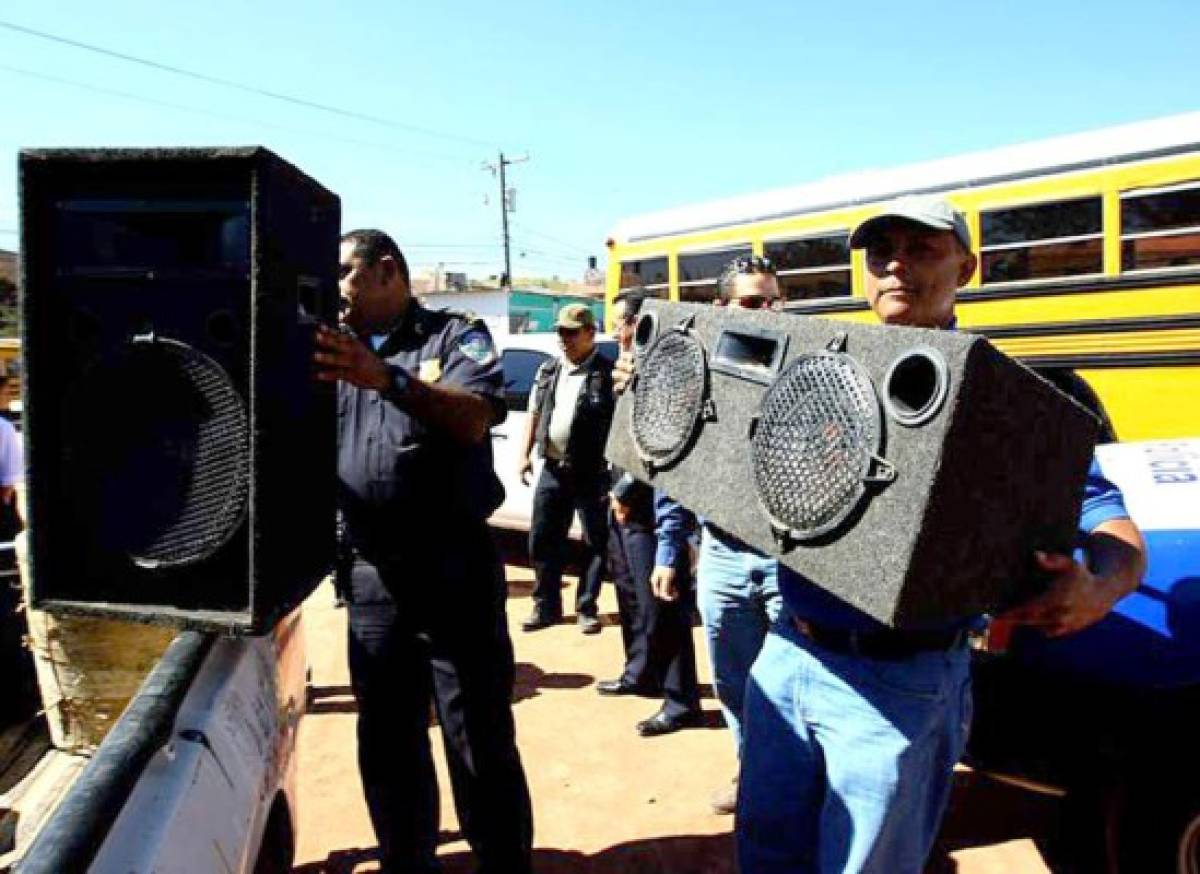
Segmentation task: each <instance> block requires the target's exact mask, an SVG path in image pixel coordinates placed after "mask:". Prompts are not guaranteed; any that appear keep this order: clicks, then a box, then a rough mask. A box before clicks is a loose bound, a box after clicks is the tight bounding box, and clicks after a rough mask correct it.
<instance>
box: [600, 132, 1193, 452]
mask: <svg viewBox="0 0 1200 874" xmlns="http://www.w3.org/2000/svg"><path fill="white" fill-rule="evenodd" d="M917 193H936V194H940V195H943V196H945V197H946V198H947V199H948V200H950V201H952V202H953V203H954V204H955V205H957V206H958V207H959V208H960V209H962V210H963V211H964V213H965V214H966V216H967V220H968V222H969V224H970V227H971V231H972V238H973V240H974V241H975V249H976V254H978V255H979V259H980V262H979V269H978V270H977V271H976V273H975V276H974V277H973V278H972V279H971V281H970V283H968V285H967V286H966V287H965V288H964V289H962V290H961V292H960V293H959V305H958V320H959V325H960V327H962V328H963V329H965V330H970V331H974V332H977V333H980V334H983V335H985V336H987V337H989V338H991V339H992V340H993V341H994V342H995V343H996V345H997V346H998V347H999V348H1000V349H1002V350H1003V351H1005V352H1006V353H1008V354H1010V355H1013V356H1015V357H1017V358H1019V359H1020V360H1022V361H1025V362H1026V363H1029V364H1033V365H1042V366H1056V367H1073V368H1075V369H1076V370H1077V371H1078V372H1079V373H1080V374H1081V375H1082V376H1083V377H1084V378H1085V379H1086V380H1087V381H1088V382H1089V383H1091V385H1092V387H1093V388H1094V389H1095V390H1096V391H1097V392H1098V393H1099V395H1100V396H1101V398H1102V400H1103V401H1104V403H1105V406H1106V407H1107V409H1108V411H1109V414H1110V416H1111V417H1112V420H1113V424H1114V426H1115V428H1116V431H1117V434H1118V435H1119V436H1120V438H1121V439H1123V440H1136V439H1150V438H1173V437H1183V436H1194V435H1200V112H1197V113H1188V114H1185V115H1177V116H1172V117H1169V118H1163V119H1157V120H1154V121H1149V122H1141V123H1137V124H1130V125H1122V126H1119V127H1112V128H1107V129H1104V130H1099V131H1094V132H1090V133H1085V134H1078V135H1072V136H1065V137H1057V138H1054V139H1048V140H1042V141H1039V142H1033V143H1028V144H1025V145H1020V146H1010V147H1005V148H1000V149H994V150H990V151H985V152H977V153H971V154H966V155H960V156H957V157H951V158H947V159H943V160H937V161H929V162H924V163H920V164H913V165H909V166H904V167H898V168H894V169H887V170H870V171H866V172H862V173H853V174H848V175H844V176H837V177H832V178H829V179H825V180H821V181H818V182H814V183H811V184H807V185H800V186H797V187H792V188H785V189H779V190H776V191H769V192H764V193H760V194H752V195H747V196H742V197H735V198H730V199H726V200H720V201H713V202H709V203H702V204H697V205H693V206H688V207H683V208H680V209H672V210H667V211H664V212H658V213H653V214H649V215H643V216H636V217H632V218H629V219H626V220H624V221H622V222H620V223H619V224H618V225H617V227H616V228H615V229H614V231H613V233H612V235H611V237H610V239H609V240H608V246H609V251H610V259H609V260H610V266H609V271H608V286H607V297H608V299H609V300H610V301H611V299H612V297H613V296H614V295H615V294H616V293H617V292H618V291H619V290H620V289H621V288H625V287H629V286H634V285H640V286H644V287H645V288H646V289H647V291H648V292H649V293H650V294H653V295H656V296H660V297H664V298H668V299H670V300H682V301H707V300H711V299H712V298H713V297H715V295H716V280H717V277H718V276H719V274H720V271H721V268H722V266H723V265H724V264H726V263H727V262H728V261H729V260H730V259H732V258H735V257H738V256H740V255H745V254H750V253H753V254H757V255H765V256H767V257H769V258H771V259H772V261H773V262H774V263H775V266H776V268H777V269H778V272H779V282H780V288H781V289H782V292H783V295H784V298H785V301H786V303H785V308H786V309H787V310H789V311H792V312H798V313H803V314H806V315H817V316H826V317H832V318H842V319H850V320H854V321H871V320H872V319H873V316H872V314H871V313H870V311H869V309H868V307H867V304H866V300H865V299H864V297H863V276H864V272H865V262H864V259H863V254H862V252H852V251H851V250H850V248H849V245H848V236H849V232H850V230H851V229H852V228H853V227H854V226H855V225H857V224H858V223H859V222H861V221H863V220H864V219H867V218H869V217H870V216H872V215H875V214H877V213H878V212H879V211H880V208H881V205H882V203H883V202H885V201H887V200H890V199H891V198H894V197H897V196H900V195H904V194H917Z"/></svg>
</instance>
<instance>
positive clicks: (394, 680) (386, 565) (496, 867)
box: [315, 230, 533, 874]
mask: <svg viewBox="0 0 1200 874" xmlns="http://www.w3.org/2000/svg"><path fill="white" fill-rule="evenodd" d="M340 262H341V270H340V288H341V292H342V295H343V297H344V298H346V300H347V301H348V303H349V308H348V310H347V312H346V314H345V318H344V322H345V330H342V331H335V330H332V329H327V328H322V329H320V332H319V334H318V339H317V343H318V351H317V353H316V354H315V360H316V363H317V376H318V378H319V379H322V380H326V381H337V383H338V429H339V430H338V438H339V439H338V477H339V489H340V502H341V510H342V513H343V517H344V520H345V526H346V531H347V533H348V535H349V537H350V540H351V542H352V544H353V546H354V550H355V552H356V554H357V556H358V559H357V560H356V561H355V563H354V565H353V569H352V572H351V579H350V581H349V585H348V587H347V588H348V592H347V594H348V601H349V619H350V638H349V656H350V673H351V680H352V684H353V688H354V695H355V698H356V700H357V702H358V713H359V716H358V753H359V770H360V772H361V775H362V781H363V788H364V791H365V794H366V799H367V805H368V807H369V809H370V813H371V821H372V824H373V825H374V828H375V833H376V836H377V838H378V840H379V849H380V859H381V864H382V870H383V871H385V872H405V874H408V872H422V874H424V872H435V871H438V870H439V868H438V865H437V861H436V858H435V851H436V839H437V834H438V809H439V802H438V786H437V780H436V777H435V774H434V768H433V758H432V754H431V751H430V746H429V703H430V699H431V697H432V699H433V701H434V703H435V704H436V707H437V714H438V721H439V722H440V724H441V729H442V740H443V743H444V745H445V749H446V758H447V761H448V763H449V770H450V779H451V783H452V785H453V789H454V800H455V804H456V807H457V810H458V818H459V822H460V823H461V825H462V830H463V833H464V835H465V836H466V838H467V840H468V842H469V843H470V844H471V847H472V849H474V851H475V853H476V855H477V857H478V859H479V862H480V868H479V871H481V872H487V874H522V872H528V871H529V870H530V865H531V860H530V856H531V845H532V833H533V826H532V812H531V805H530V800H529V791H528V788H527V786H526V782H525V774H524V771H523V769H522V765H521V760H520V756H519V754H518V752H517V747H516V736H515V728H514V724H513V717H512V709H511V703H510V701H511V694H512V684H513V671H514V667H513V651H512V643H511V641H510V639H509V636H508V625H507V620H506V618H505V608H504V601H505V597H506V588H505V581H504V574H503V568H502V566H501V565H500V562H499V560H498V558H497V555H496V551H495V549H494V546H493V544H492V540H491V536H490V533H489V531H488V527H487V522H486V520H487V518H488V516H489V515H490V514H491V512H492V510H494V509H495V508H496V506H498V505H499V503H500V502H501V500H502V498H503V487H502V486H501V485H500V482H499V480H498V479H497V478H496V475H495V473H494V471H493V469H492V455H491V443H490V441H489V440H488V431H489V429H490V428H491V427H492V426H493V425H495V424H497V423H499V422H500V421H502V420H503V418H504V414H505V408H504V404H503V370H502V367H501V364H500V361H499V357H498V356H497V354H496V350H495V347H494V346H493V344H492V339H491V336H490V335H489V333H488V330H487V328H486V327H485V326H484V325H483V324H482V323H481V322H478V321H474V320H472V319H469V318H467V317H465V316H463V315H460V314H456V313H451V312H434V311H431V310H427V309H425V308H423V307H422V306H420V304H419V303H418V302H417V301H416V300H415V299H414V298H413V297H412V295H411V293H410V289H409V278H408V267H407V264H406V263H405V260H404V256H403V255H402V254H401V252H400V250H399V249H398V248H397V246H396V244H395V242H394V241H393V240H392V239H391V238H390V237H389V236H388V235H387V234H384V233H383V232H381V231H377V230H357V231H351V232H349V233H347V234H346V235H345V236H344V237H343V238H342V245H341V252H340Z"/></svg>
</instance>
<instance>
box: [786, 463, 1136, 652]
mask: <svg viewBox="0 0 1200 874" xmlns="http://www.w3.org/2000/svg"><path fill="white" fill-rule="evenodd" d="M1128 518H1129V513H1128V512H1127V511H1126V509H1125V502H1124V499H1123V498H1122V497H1121V492H1120V490H1119V489H1118V488H1117V486H1116V485H1114V484H1113V483H1112V482H1110V481H1109V480H1107V479H1105V477H1104V475H1103V474H1102V473H1101V472H1100V465H1099V463H1098V462H1097V461H1096V459H1095V458H1094V457H1093V458H1092V464H1091V467H1090V468H1089V469H1088V475H1087V484H1086V486H1085V487H1084V496H1083V511H1082V513H1081V514H1080V519H1079V533H1080V536H1081V538H1082V536H1083V535H1086V534H1090V533H1091V532H1092V531H1095V530H1096V528H1098V527H1099V526H1100V525H1101V524H1103V523H1104V522H1107V521H1109V520H1112V519H1128ZM1079 558H1080V554H1079V553H1077V554H1076V559H1077V560H1078V559H1079ZM779 591H780V594H781V595H782V596H783V602H784V605H785V607H786V609H787V610H788V612H790V613H791V614H792V615H793V616H795V617H796V618H798V619H804V620H806V621H808V622H811V623H813V624H814V625H820V626H824V627H826V628H840V629H845V630H849V631H879V630H881V629H883V628H884V627H885V626H884V625H883V624H882V623H880V622H878V621H877V620H875V619H874V618H872V617H870V616H868V615H867V614H866V613H863V612H862V611H860V610H857V609H855V608H854V607H851V606H850V605H849V604H847V603H846V602H845V601H842V600H841V599H840V598H837V597H835V596H833V595H831V594H830V593H829V592H827V591H825V590H824V589H822V588H820V587H819V586H817V585H815V584H814V583H812V582H811V581H809V580H808V579H806V578H805V577H803V576H801V575H800V574H798V573H796V571H794V570H792V569H791V568H789V567H787V566H786V565H784V564H780V566H779ZM967 624H971V623H969V622H968V623H967Z"/></svg>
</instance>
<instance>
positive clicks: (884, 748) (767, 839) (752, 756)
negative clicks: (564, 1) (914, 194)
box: [737, 197, 1145, 874]
mask: <svg viewBox="0 0 1200 874" xmlns="http://www.w3.org/2000/svg"><path fill="white" fill-rule="evenodd" d="M850 245H851V246H852V247H853V248H856V249H861V248H865V249H866V256H867V257H866V261H867V280H866V292H867V299H868V301H869V302H870V304H871V308H872V310H874V312H875V314H876V316H877V317H878V318H879V319H880V320H881V321H883V322H884V323H886V324H896V325H912V326H917V327H925V328H945V329H952V328H953V327H954V297H955V292H956V290H957V289H958V288H959V287H961V286H962V285H963V284H965V283H966V282H967V280H968V279H970V277H971V274H972V273H973V272H974V270H975V263H976V259H975V256H974V254H972V252H971V238H970V233H969V231H968V229H967V225H966V221H965V220H964V218H963V216H962V214H961V213H959V212H958V211H957V210H956V209H954V208H953V207H952V206H951V205H950V204H948V203H946V202H945V201H942V200H938V199H934V198H928V197H922V198H904V199H901V200H898V201H895V202H893V203H892V204H890V205H889V206H888V207H886V208H885V209H884V211H883V213H882V214H881V215H878V216H876V217H874V218H872V219H869V220H868V221H866V222H864V223H863V224H861V225H859V227H858V228H857V229H856V230H855V231H854V233H853V234H852V235H851V237H850ZM1079 528H1080V533H1081V535H1082V536H1083V542H1084V543H1085V553H1086V560H1085V561H1077V560H1076V559H1075V558H1073V557H1072V556H1068V555H1051V554H1043V553H1039V554H1038V555H1037V556H1036V559H1037V562H1038V564H1039V565H1040V567H1041V568H1042V569H1043V570H1044V571H1046V572H1047V573H1048V574H1050V575H1051V577H1052V581H1051V583H1050V584H1049V585H1048V587H1047V588H1046V590H1045V591H1044V592H1043V593H1042V594H1040V595H1038V596H1036V597H1034V598H1032V599H1031V600H1030V601H1028V602H1026V603H1025V604H1023V605H1021V606H1020V607H1018V608H1016V609H1014V610H1013V611H1011V612H1010V613H1009V614H1006V615H1005V617H1004V618H1006V619H1008V620H1011V621H1014V622H1018V623H1024V624H1028V625H1031V626H1034V627H1037V628H1039V629H1041V630H1042V631H1043V632H1044V633H1045V634H1047V635H1051V636H1060V635H1064V634H1071V633H1073V632H1076V631H1079V630H1081V629H1083V628H1086V627H1087V626H1089V625H1091V624H1093V623H1095V622H1097V621H1099V620H1100V619H1101V618H1103V617H1104V615H1105V614H1107V613H1108V611H1109V610H1110V609H1111V608H1112V606H1113V605H1114V604H1115V603H1116V602H1117V601H1118V600H1120V599H1121V598H1122V597H1124V596H1125V595H1126V594H1128V593H1129V592H1131V591H1133V589H1134V588H1136V587H1137V584H1138V581H1139V580H1140V578H1141V574H1142V571H1143V569H1144V565H1145V558H1144V548H1143V545H1142V541H1141V536H1140V535H1139V533H1138V531H1137V528H1136V527H1135V526H1134V525H1133V523H1132V522H1131V521H1130V520H1129V519H1128V516H1127V514H1126V513H1125V508H1124V505H1123V503H1122V499H1121V495H1120V492H1119V491H1117V489H1116V487H1115V486H1113V485H1112V484H1111V483H1109V482H1108V481H1107V480H1105V479H1103V477H1102V476H1101V475H1100V472H1099V468H1098V466H1097V465H1095V464H1094V463H1093V466H1092V470H1091V471H1090V473H1089V476H1088V482H1087V488H1086V493H1085V499H1084V505H1083V514H1082V518H1081V519H1080V524H1079ZM986 533H987V532H986V531H982V532H980V534H981V536H986ZM1081 558H1082V557H1081ZM780 591H781V593H782V596H783V600H784V611H783V614H782V616H781V617H780V620H779V621H778V622H776V623H775V625H774V626H773V627H772V629H771V632H770V634H769V635H768V636H767V640H766V643H765V645H764V646H763V649H762V652H761V654H760V655H759V657H758V660H757V661H756V662H755V664H754V668H753V670H752V672H751V676H750V682H749V684H748V685H747V689H746V701H745V708H744V717H745V723H744V729H745V741H744V744H743V756H742V771H741V787H740V791H739V797H738V824H737V845H738V859H739V863H740V866H741V871H742V874H775V872H779V874H783V872H788V874H797V872H821V874H832V872H878V874H906V872H913V874H916V872H920V871H921V869H922V867H923V866H924V864H925V859H926V856H927V855H928V854H929V850H930V848H931V846H932V844H933V841H934V838H935V837H936V835H937V830H938V824H939V822H940V820H941V817H942V812H943V810H944V808H945V804H946V800H947V797H948V794H949V789H950V779H951V774H952V772H953V769H954V765H955V763H956V762H957V761H958V759H959V757H960V756H961V754H962V751H963V747H964V745H965V743H966V736H967V731H968V729H969V727H970V722H971V687H970V660H969V653H968V649H967V643H966V633H965V632H966V628H965V627H952V628H945V629H938V630H933V631H922V632H920V633H916V632H904V631H896V630H891V629H888V628H885V627H884V626H882V625H880V624H879V623H877V622H876V621H875V620H873V619H871V618H870V617H868V616H866V615H865V614H863V613H861V612H859V611H857V610H855V609H854V608H852V607H850V606H849V605H847V604H846V603H845V602H843V601H840V600H838V599H837V598H834V597H833V596H832V595H829V594H828V593H826V592H825V591H824V590H822V589H819V588H818V587H817V586H815V585H814V584H812V583H811V582H809V581H808V580H805V579H804V578H802V577H800V576H799V575H798V574H796V573H794V572H792V571H791V570H789V569H788V568H786V567H781V572H780Z"/></svg>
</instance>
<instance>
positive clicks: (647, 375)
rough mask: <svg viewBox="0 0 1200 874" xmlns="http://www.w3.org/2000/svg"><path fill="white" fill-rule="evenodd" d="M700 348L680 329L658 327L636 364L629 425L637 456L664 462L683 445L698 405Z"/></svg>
mask: <svg viewBox="0 0 1200 874" xmlns="http://www.w3.org/2000/svg"><path fill="white" fill-rule="evenodd" d="M707 381H708V368H707V365H706V364H705V359H704V347H703V346H701V345H700V341H699V340H697V339H696V338H695V337H694V336H693V335H692V334H690V333H688V332H686V331H680V330H674V329H672V330H669V331H666V332H664V333H663V334H662V335H661V336H659V338H658V339H657V340H656V341H655V342H654V345H653V346H651V347H650V349H649V351H648V352H647V353H646V355H645V357H644V358H643V359H642V360H641V361H640V362H639V364H638V378H637V384H636V385H635V386H634V389H633V416H632V417H631V420H630V428H631V430H632V432H633V442H634V446H635V447H636V448H637V451H638V454H639V455H640V456H641V457H642V460H643V461H645V462H647V463H648V464H651V465H653V466H655V467H666V466H667V465H670V464H671V463H672V462H674V461H675V460H676V459H678V458H679V456H680V455H682V454H683V452H684V451H685V450H686V449H687V447H688V442H689V440H690V438H691V436H692V433H693V432H694V431H695V428H696V423H697V421H698V420H699V418H700V414H701V412H702V411H703V409H704V395H705V389H706V386H707Z"/></svg>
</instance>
